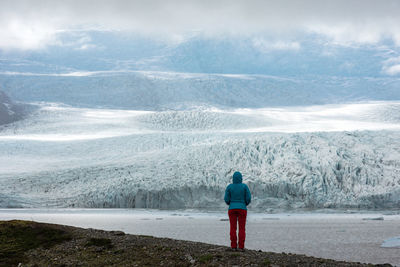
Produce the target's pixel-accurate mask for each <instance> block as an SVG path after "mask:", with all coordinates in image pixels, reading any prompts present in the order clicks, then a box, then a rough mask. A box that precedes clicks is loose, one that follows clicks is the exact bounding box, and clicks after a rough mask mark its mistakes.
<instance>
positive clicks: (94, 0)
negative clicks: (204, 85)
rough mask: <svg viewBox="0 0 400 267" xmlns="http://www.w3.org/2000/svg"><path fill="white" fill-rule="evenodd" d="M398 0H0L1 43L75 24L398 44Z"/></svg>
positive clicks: (27, 44) (35, 43)
mask: <svg viewBox="0 0 400 267" xmlns="http://www.w3.org/2000/svg"><path fill="white" fill-rule="evenodd" d="M399 14H400V1H397V0H376V1H371V0H358V1H351V0H346V1H339V0H337V1H321V0H308V1H294V0H293V1H288V0H279V1H254V0H243V1H242V0H229V1H224V0H223V1H218V0H198V1H190V0H182V1H178V0H172V1H168V0H143V1H128V0H110V1H106V0H71V1H67V0H60V1H57V0H47V1H46V0H25V1H18V0H0V49H22V50H25V49H40V48H44V47H46V46H47V45H50V44H57V41H58V40H57V36H59V35H60V34H62V32H65V31H72V30H91V29H96V30H112V31H122V32H126V31H127V32H138V33H141V34H149V35H151V36H161V37H165V38H180V37H181V36H185V34H187V33H188V32H193V31H196V32H201V33H202V34H204V35H206V36H209V37H211V38H213V37H216V38H217V37H218V38H220V37H221V36H229V35H235V36H237V35H239V36H240V35H253V36H256V35H273V36H278V37H281V38H286V39H290V38H292V41H294V39H295V38H296V36H299V35H301V34H310V33H316V34H317V35H320V36H323V37H327V38H328V39H329V40H331V41H332V42H335V43H338V44H352V43H357V44H371V43H372V44H377V43H379V42H381V41H382V40H388V39H389V40H393V41H394V42H395V44H396V45H397V46H400V15H399Z"/></svg>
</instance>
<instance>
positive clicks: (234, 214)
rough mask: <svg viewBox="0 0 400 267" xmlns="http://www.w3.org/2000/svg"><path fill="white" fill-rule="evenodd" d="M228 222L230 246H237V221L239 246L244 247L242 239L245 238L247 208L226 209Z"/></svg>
mask: <svg viewBox="0 0 400 267" xmlns="http://www.w3.org/2000/svg"><path fill="white" fill-rule="evenodd" d="M228 215H229V223H230V225H231V231H230V236H231V247H232V248H237V237H236V229H237V223H238V221H239V248H244V240H245V239H246V216H247V210H242V209H232V210H229V211H228Z"/></svg>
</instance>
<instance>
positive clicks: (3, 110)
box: [0, 91, 27, 125]
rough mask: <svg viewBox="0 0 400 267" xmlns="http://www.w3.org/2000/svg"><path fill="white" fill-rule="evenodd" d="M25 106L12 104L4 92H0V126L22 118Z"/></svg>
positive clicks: (25, 110)
mask: <svg viewBox="0 0 400 267" xmlns="http://www.w3.org/2000/svg"><path fill="white" fill-rule="evenodd" d="M26 112H27V106H26V105H22V104H16V103H14V102H13V101H12V100H11V99H10V98H9V97H8V96H7V95H6V94H5V93H4V92H2V91H0V125H3V124H7V123H11V122H14V121H17V120H20V119H22V118H23V116H24V115H25V114H26Z"/></svg>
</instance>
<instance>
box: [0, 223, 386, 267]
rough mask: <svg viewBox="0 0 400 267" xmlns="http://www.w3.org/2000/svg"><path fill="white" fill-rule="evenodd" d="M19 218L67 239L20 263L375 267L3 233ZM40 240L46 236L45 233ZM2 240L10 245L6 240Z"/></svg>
mask: <svg viewBox="0 0 400 267" xmlns="http://www.w3.org/2000/svg"><path fill="white" fill-rule="evenodd" d="M21 222H22V223H23V226H24V227H25V229H27V230H28V231H29V229H35V230H36V232H37V231H38V229H39V230H40V231H39V233H43V231H45V230H46V231H49V230H51V231H53V230H56V231H59V233H58V235H61V236H62V237H63V238H62V239H57V240H59V241H57V242H56V241H54V240H53V243H54V244H53V243H52V244H51V245H50V246H46V244H45V243H44V244H42V245H40V246H38V247H35V248H31V249H29V250H26V251H23V253H24V254H23V257H22V256H21V257H20V259H21V261H19V262H18V263H16V265H17V266H373V265H371V264H370V265H368V264H361V263H354V262H344V261H334V260H329V259H321V258H315V257H309V256H305V255H296V254H290V253H289V254H286V253H270V252H262V251H257V250H245V251H233V250H231V249H230V248H228V247H225V246H218V245H210V244H205V243H200V242H191V241H182V240H174V239H170V238H156V237H152V236H143V235H129V234H125V233H124V232H121V231H104V230H95V229H90V228H89V229H83V228H78V227H72V226H65V225H57V224H45V223H37V222H32V221H16V220H14V221H2V222H0V223H1V224H0V225H1V226H2V228H0V233H6V231H8V233H9V234H11V236H15V235H13V232H12V231H19V227H20V226H19V225H20V224H21ZM16 223H17V224H18V225H17V226H15V224H16ZM10 227H11V228H10ZM10 229H11V230H10ZM41 235H43V234H41ZM6 236H7V235H3V237H2V238H3V239H4V237H6ZM64 236H67V237H68V238H64ZM36 239H37V238H36ZM39 239H41V240H43V236H39ZM2 242H3V244H6V243H7V240H2ZM0 249H1V248H0ZM2 249H3V251H0V262H4V261H3V260H5V259H3V260H2V259H1V256H2V255H3V256H4V255H6V254H4V252H5V251H6V249H7V248H4V247H2ZM6 252H7V251H6ZM9 255H11V254H9ZM0 265H2V264H0ZM376 266H378V265H376ZM380 266H391V265H389V264H387V265H380Z"/></svg>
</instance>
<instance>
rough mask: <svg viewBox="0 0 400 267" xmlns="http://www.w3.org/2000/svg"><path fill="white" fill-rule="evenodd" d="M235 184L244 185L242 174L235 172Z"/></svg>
mask: <svg viewBox="0 0 400 267" xmlns="http://www.w3.org/2000/svg"><path fill="white" fill-rule="evenodd" d="M232 180H233V183H234V184H241V183H242V174H241V173H240V172H235V173H234V174H233V179H232Z"/></svg>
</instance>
